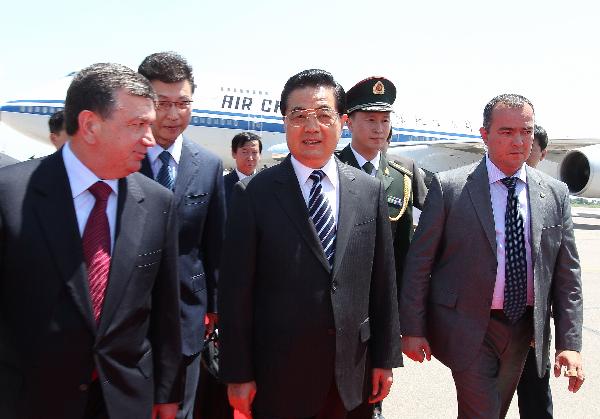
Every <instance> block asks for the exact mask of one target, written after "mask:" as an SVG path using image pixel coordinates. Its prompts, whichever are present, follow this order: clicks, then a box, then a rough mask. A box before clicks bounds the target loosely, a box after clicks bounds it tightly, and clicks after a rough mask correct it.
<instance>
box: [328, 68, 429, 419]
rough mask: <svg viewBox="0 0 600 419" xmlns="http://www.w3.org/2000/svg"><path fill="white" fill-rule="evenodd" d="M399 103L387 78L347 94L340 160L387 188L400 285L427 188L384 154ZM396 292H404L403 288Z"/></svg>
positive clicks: (378, 410)
mask: <svg viewBox="0 0 600 419" xmlns="http://www.w3.org/2000/svg"><path fill="white" fill-rule="evenodd" d="M395 100H396V86H394V84H393V83H392V82H391V81H390V80H388V79H386V78H384V77H369V78H367V79H364V80H362V81H360V82H358V83H357V84H356V85H354V86H353V87H352V88H351V89H350V90H348V94H347V96H346V102H347V108H348V109H347V112H348V120H347V125H348V129H349V130H350V132H351V133H352V141H351V142H350V144H348V145H347V146H346V147H345V148H344V149H343V150H342V151H341V152H340V153H338V154H337V156H338V158H339V159H340V160H341V161H343V162H344V163H347V164H349V165H351V166H353V167H355V168H357V169H359V170H363V171H364V172H366V173H367V174H368V175H370V176H374V177H377V178H378V179H381V181H382V182H383V185H384V187H385V193H386V200H387V208H388V215H389V219H390V225H391V231H392V238H393V240H394V258H395V262H396V281H400V280H401V279H402V271H403V268H404V259H405V258H406V252H407V251H408V246H409V244H410V239H411V238H412V236H413V216H412V213H413V205H414V206H416V207H417V208H419V209H422V208H423V203H424V201H425V195H426V194H427V188H426V187H425V182H424V180H423V176H421V171H420V170H419V168H418V167H417V165H416V164H415V162H414V161H412V160H411V159H408V158H403V157H398V158H396V159H395V160H389V159H388V158H387V155H386V152H385V150H386V149H387V145H388V139H389V138H390V137H391V133H392V120H391V113H392V111H393V108H392V105H393V103H394V101H395ZM397 289H398V290H399V289H400V284H399V283H398V284H397ZM352 417H353V418H356V419H359V418H364V419H371V417H373V418H374V419H383V416H382V406H381V403H378V404H376V405H375V406H372V405H370V404H368V403H366V402H365V405H364V406H361V408H359V409H357V411H356V412H353V413H352Z"/></svg>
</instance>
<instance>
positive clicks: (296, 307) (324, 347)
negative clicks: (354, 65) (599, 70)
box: [219, 70, 402, 419]
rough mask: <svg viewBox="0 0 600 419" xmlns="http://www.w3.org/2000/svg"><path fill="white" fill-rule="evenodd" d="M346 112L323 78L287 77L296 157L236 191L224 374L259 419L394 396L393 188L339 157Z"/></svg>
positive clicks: (336, 415)
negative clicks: (389, 200) (389, 193)
mask: <svg viewBox="0 0 600 419" xmlns="http://www.w3.org/2000/svg"><path fill="white" fill-rule="evenodd" d="M344 104H345V93H344V90H343V88H342V87H341V86H340V85H339V84H338V83H337V82H336V81H335V80H334V79H333V77H332V76H331V74H329V73H327V72H326V71H323V70H306V71H303V72H301V73H298V74H296V75H295V76H293V77H291V78H290V79H289V80H288V82H287V83H286V85H285V87H284V89H283V92H282V94H281V112H282V114H283V115H284V117H285V119H284V123H285V130H286V139H287V144H288V147H289V149H290V151H291V154H290V155H288V156H287V158H286V159H285V160H284V161H283V162H281V163H280V164H279V165H277V166H273V167H271V168H268V169H265V170H263V171H261V172H260V173H258V174H256V175H255V176H253V177H251V178H246V179H244V180H242V181H240V182H238V183H237V184H236V185H235V186H234V188H233V193H232V197H231V203H230V208H229V218H228V223H227V229H226V236H225V245H224V247H225V254H229V255H232V254H235V255H237V256H236V259H235V263H232V262H231V261H229V263H224V264H223V267H222V271H221V279H220V282H219V306H220V327H221V341H220V344H221V346H220V349H221V353H220V356H221V357H220V361H221V365H220V368H221V369H220V371H219V373H220V375H221V377H220V378H221V379H222V380H223V381H224V382H226V383H228V384H229V389H228V391H229V400H230V403H231V404H232V406H233V407H235V408H236V409H238V410H240V411H241V412H242V413H245V414H247V415H249V414H250V412H251V410H252V414H253V416H252V417H253V418H254V419H282V418H286V419H290V418H303V419H306V418H318V419H321V418H323V419H325V418H326V419H341V418H345V417H346V415H347V412H348V411H349V410H351V409H353V408H355V407H356V406H358V405H359V404H360V403H361V402H362V401H363V400H364V399H365V397H369V399H370V400H371V402H376V401H378V400H381V399H383V398H384V397H386V396H387V394H388V393H389V390H390V387H391V384H392V368H394V367H397V366H400V365H401V363H402V355H401V351H400V330H399V324H398V312H397V309H398V303H397V298H396V285H395V275H394V257H393V248H392V238H391V231H390V225H389V221H388V215H387V204H386V201H385V189H384V187H383V184H382V183H381V181H379V180H378V179H376V178H373V177H371V176H369V175H367V174H366V173H364V172H361V171H359V170H357V169H355V168H353V167H350V166H348V165H345V164H342V163H341V162H340V161H339V160H337V159H336V158H335V157H334V156H333V151H334V150H335V147H336V144H337V142H338V140H339V137H340V134H341V132H342V126H343V124H344V120H345V119H346V115H345V114H344ZM365 393H367V394H365ZM255 396H256V397H255Z"/></svg>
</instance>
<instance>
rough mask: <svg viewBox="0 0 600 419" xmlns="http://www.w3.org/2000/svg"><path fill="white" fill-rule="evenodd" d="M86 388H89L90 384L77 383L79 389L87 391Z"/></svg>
mask: <svg viewBox="0 0 600 419" xmlns="http://www.w3.org/2000/svg"><path fill="white" fill-rule="evenodd" d="M88 388H90V386H88V385H87V384H81V385H79V391H88Z"/></svg>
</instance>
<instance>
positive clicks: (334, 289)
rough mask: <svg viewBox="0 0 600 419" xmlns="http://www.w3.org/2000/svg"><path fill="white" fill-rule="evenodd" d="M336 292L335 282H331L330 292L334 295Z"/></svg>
mask: <svg viewBox="0 0 600 419" xmlns="http://www.w3.org/2000/svg"><path fill="white" fill-rule="evenodd" d="M336 290H337V282H335V281H333V282H332V283H331V292H332V293H334V292H335V291H336Z"/></svg>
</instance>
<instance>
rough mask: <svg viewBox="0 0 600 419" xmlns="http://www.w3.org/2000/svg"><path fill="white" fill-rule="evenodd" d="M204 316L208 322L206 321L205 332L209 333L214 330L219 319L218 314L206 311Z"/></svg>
mask: <svg viewBox="0 0 600 419" xmlns="http://www.w3.org/2000/svg"><path fill="white" fill-rule="evenodd" d="M206 318H207V319H208V323H206V334H207V335H210V334H211V333H212V332H214V331H215V326H216V324H217V321H218V320H219V315H218V314H217V313H206Z"/></svg>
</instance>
